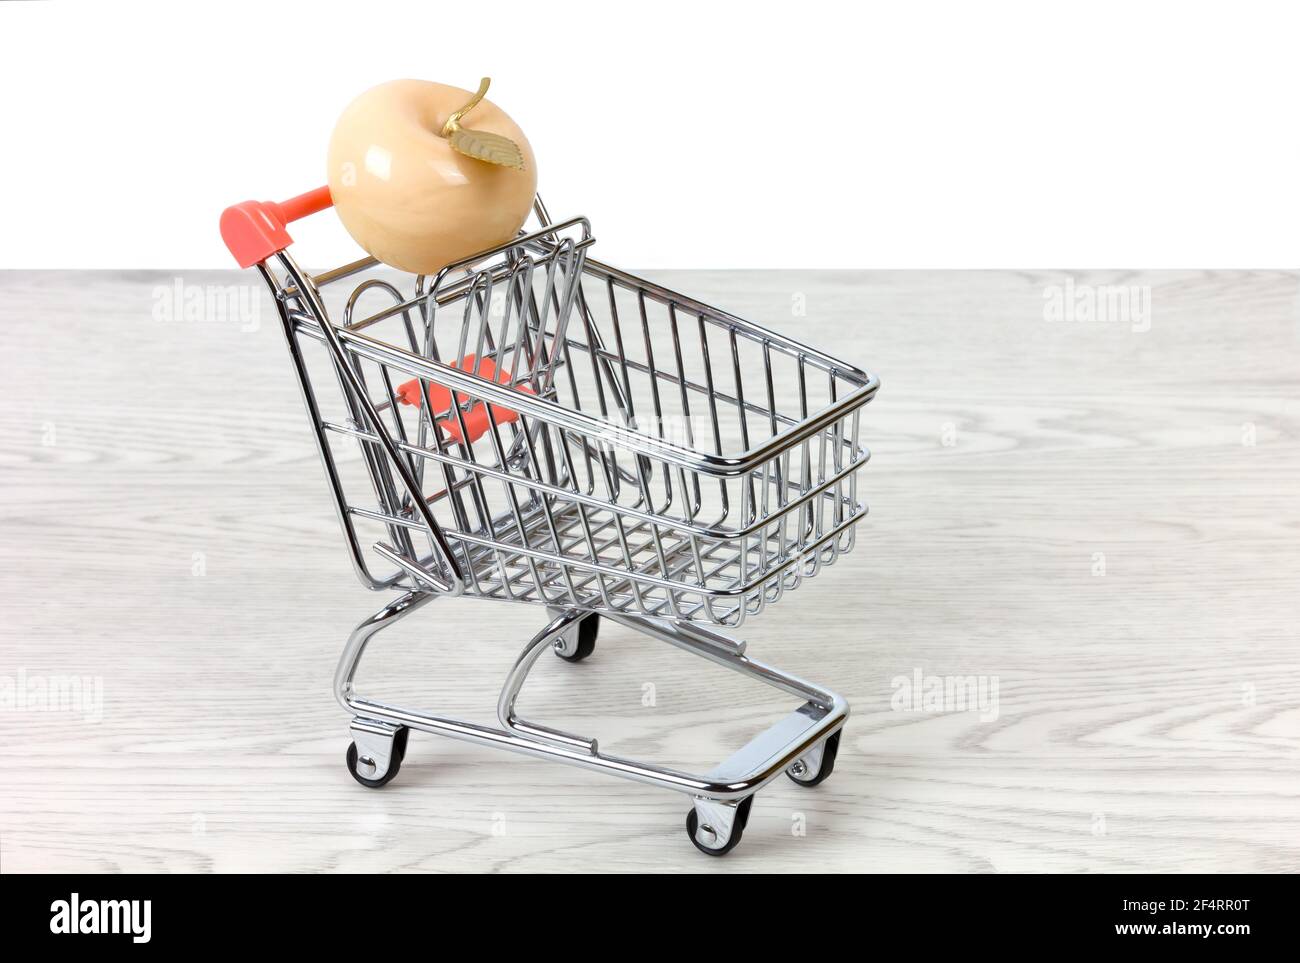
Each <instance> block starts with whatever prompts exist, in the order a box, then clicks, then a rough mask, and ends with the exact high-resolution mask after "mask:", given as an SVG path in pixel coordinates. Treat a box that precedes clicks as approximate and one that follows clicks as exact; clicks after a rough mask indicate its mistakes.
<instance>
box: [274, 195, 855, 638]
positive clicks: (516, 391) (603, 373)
mask: <svg viewBox="0 0 1300 963" xmlns="http://www.w3.org/2000/svg"><path fill="white" fill-rule="evenodd" d="M539 210H540V209H539ZM542 213H543V215H544V211H542ZM543 223H544V226H543V227H542V228H541V229H540V230H539V231H537V232H535V233H534V234H530V235H527V236H525V237H522V238H520V239H519V240H518V241H516V242H514V243H512V244H511V245H509V246H504V247H502V248H499V249H497V250H496V251H493V252H488V253H486V254H484V255H481V256H479V257H477V258H475V259H472V260H471V261H470V262H465V263H462V264H460V265H457V266H455V267H454V268H453V269H449V270H445V271H444V272H443V273H442V274H440V275H439V276H438V277H437V278H432V279H430V278H423V277H421V278H415V279H414V280H412V279H410V278H405V277H402V276H400V275H395V274H393V273H391V272H388V271H386V270H385V269H382V268H381V267H380V266H379V265H377V264H375V262H373V261H372V260H370V259H367V260H364V261H360V262H356V263H354V264H351V265H345V266H344V267H342V268H339V269H336V270H334V271H330V272H326V273H324V274H321V275H318V276H316V277H314V278H313V277H309V276H308V275H306V274H305V273H304V272H302V271H301V269H300V268H298V266H297V265H296V263H295V262H294V261H293V259H292V258H291V257H290V256H289V255H288V254H281V255H278V256H277V261H276V263H271V262H267V264H265V265H264V266H263V273H264V276H265V277H266V278H267V280H268V282H269V283H270V285H271V287H272V290H273V292H274V293H275V295H276V298H277V302H278V304H279V305H280V307H281V314H282V318H283V320H284V322H285V330H286V334H287V336H288V339H289V343H290V349H291V354H292V356H293V359H294V365H295V370H296V371H297V373H298V376H299V380H300V383H301V386H302V389H303V394H304V400H305V401H306V403H307V408H308V413H309V416H310V417H311V420H312V424H313V427H314V429H315V431H316V435H317V439H318V442H319V443H320V446H321V453H322V456H323V457H324V459H325V467H326V472H327V475H328V476H329V478H330V482H331V489H332V492H333V494H334V496H335V500H336V504H337V507H338V510H339V516H340V520H341V521H342V522H343V525H344V530H345V533H346V535H347V537H348V542H349V546H350V549H351V552H352V557H353V561H354V564H355V565H356V567H357V571H358V574H359V575H360V577H361V578H362V581H363V582H364V583H365V584H367V585H369V586H370V587H372V588H383V587H387V586H393V585H406V586H408V587H423V588H436V589H440V590H442V591H450V592H452V593H453V594H454V593H463V594H466V595H475V596H481V597H488V598H497V599H506V600H513V601H520V602H531V603H538V604H545V605H549V606H557V607H566V608H583V609H590V610H593V611H614V612H627V613H637V614H642V615H650V616H656V617H661V618H665V619H671V620H676V621H705V622H711V623H719V624H724V625H737V624H739V623H740V622H741V621H742V620H743V619H744V618H745V617H746V616H749V615H752V614H754V613H756V612H758V611H759V610H761V609H762V608H763V606H764V605H767V604H769V603H772V602H775V601H777V600H778V599H779V598H781V597H782V595H783V594H785V593H786V592H788V591H791V590H793V589H794V588H796V587H797V586H799V585H800V584H801V583H802V582H803V581H804V580H806V579H809V578H811V577H813V576H815V575H816V574H817V573H818V572H819V571H820V570H821V569H822V568H824V567H825V566H827V565H830V564H831V563H832V562H834V561H835V560H836V559H837V558H838V557H839V556H840V555H841V554H843V553H844V552H846V551H848V550H849V549H850V548H851V547H852V545H853V538H854V525H855V523H856V522H858V521H859V520H860V519H861V518H862V517H863V516H864V515H865V512H866V508H865V506H864V505H863V503H862V502H861V501H860V499H859V495H858V489H857V485H858V482H857V473H858V471H859V470H860V469H861V468H862V467H863V466H864V465H865V464H866V461H867V458H868V452H867V450H866V449H865V448H864V447H862V446H861V445H860V444H859V442H858V432H859V415H860V411H861V408H862V406H863V405H864V404H866V403H867V402H868V401H869V400H870V399H871V397H872V395H873V394H874V393H875V390H876V387H877V384H878V382H877V381H876V379H875V378H874V377H872V376H871V375H869V374H867V373H866V372H863V371H861V370H859V369H857V368H854V367H852V366H850V365H846V364H843V363H841V362H839V361H836V360H835V359H832V358H830V357H828V356H826V355H824V354H822V353H820V352H817V351H815V350H813V349H811V348H808V347H806V346H804V345H801V344H799V343H797V342H794V341H792V340H790V339H787V338H785V337H782V336H780V335H778V334H775V333H774V332H771V331H767V330H765V329H763V328H761V327H759V326H757V325H754V324H752V323H750V322H747V321H744V320H742V319H739V318H736V317H733V316H731V315H729V314H727V313H726V312H723V311H719V310H717V309H715V308H712V307H710V306H708V305H705V304H702V303H700V302H698V301H696V300H694V299H691V298H688V297H686V296H684V295H680V294H677V293H675V292H672V291H669V290H667V289H665V288H663V287H661V286H659V285H656V284H652V283H650V282H648V281H645V280H642V279H639V278H636V277H633V276H632V275H629V274H626V273H624V272H622V271H619V270H617V269H615V268H612V267H609V266H608V265H605V264H601V263H600V262H597V261H594V260H592V259H590V258H589V257H588V256H587V252H588V248H589V247H590V246H591V244H592V238H591V234H590V229H589V226H588V225H587V222H586V221H585V220H583V219H580V218H579V219H574V220H571V221H566V222H564V223H563V224H558V225H550V224H547V223H545V222H543ZM345 281H346V282H347V283H344V282H345ZM331 319H341V321H332V320H331ZM332 325H336V326H332ZM363 532H365V534H363ZM366 542H369V543H370V547H371V548H372V549H373V551H374V552H376V553H378V555H380V556H382V557H383V558H384V559H386V560H387V561H388V562H389V563H391V564H392V566H393V569H392V570H391V571H388V572H387V573H385V574H376V573H375V572H374V570H373V569H372V567H371V563H372V561H373V559H372V558H370V557H368V553H366V552H364V551H363V543H366ZM457 573H458V577H457Z"/></svg>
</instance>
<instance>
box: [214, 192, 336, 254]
mask: <svg viewBox="0 0 1300 963" xmlns="http://www.w3.org/2000/svg"><path fill="white" fill-rule="evenodd" d="M333 204H334V201H333V199H332V198H331V197H330V189H329V188H328V187H318V188H316V189H315V190H314V191H308V192H307V193H306V194H299V195H298V196H297V197H291V198H289V199H288V200H287V201H281V202H280V203H279V204H277V203H276V202H275V201H244V202H243V203H242V204H232V205H231V206H230V207H227V208H226V209H225V210H224V211H222V212H221V239H222V240H223V241H225V242H226V247H227V248H228V249H229V251H230V253H231V254H232V255H234V257H235V261H236V262H238V264H239V266H240V267H242V268H246V267H252V266H253V265H254V264H258V263H260V262H261V261H265V260H266V259H267V258H268V257H270V256H271V255H272V254H278V253H280V252H281V251H283V250H284V249H285V248H286V247H288V246H289V245H290V244H292V243H293V238H291V237H290V236H289V232H288V231H287V230H285V225H287V224H289V223H291V222H292V221H296V220H298V219H299V218H303V217H306V216H307V215H308V214H315V213H316V212H317V211H323V210H325V208H327V207H331V206H333Z"/></svg>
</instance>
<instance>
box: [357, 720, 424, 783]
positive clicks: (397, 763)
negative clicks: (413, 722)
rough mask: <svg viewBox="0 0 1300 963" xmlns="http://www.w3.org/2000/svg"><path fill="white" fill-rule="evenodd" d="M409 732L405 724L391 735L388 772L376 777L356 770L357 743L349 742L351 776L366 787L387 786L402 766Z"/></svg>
mask: <svg viewBox="0 0 1300 963" xmlns="http://www.w3.org/2000/svg"><path fill="white" fill-rule="evenodd" d="M410 734H411V730H410V729H408V728H406V726H402V728H400V729H398V730H397V735H395V736H393V758H392V759H391V760H390V761H389V763H388V772H386V773H384V774H383V775H382V776H381V777H380V778H378V779H367V778H366V777H365V776H363V775H361V773H359V772H357V761H358V760H357V755H358V753H357V744H356V743H355V742H352V743H349V744H348V772H350V773H352V778H353V779H355V780H356V781H357V782H359V783H361V785H363V786H365V787H366V788H367V789H380V788H382V787H384V786H387V785H388V784H389V783H390V782H392V781H393V779H394V777H396V776H397V773H398V772H399V771H400V770H401V768H402V760H404V759H405V758H406V740H407V738H408V737H409V736H410Z"/></svg>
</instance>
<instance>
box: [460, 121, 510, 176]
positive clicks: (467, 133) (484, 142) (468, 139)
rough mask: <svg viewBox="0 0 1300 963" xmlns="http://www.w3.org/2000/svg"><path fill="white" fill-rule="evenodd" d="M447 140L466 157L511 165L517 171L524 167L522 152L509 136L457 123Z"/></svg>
mask: <svg viewBox="0 0 1300 963" xmlns="http://www.w3.org/2000/svg"><path fill="white" fill-rule="evenodd" d="M449 140H450V141H451V146H452V147H454V148H455V149H456V150H457V151H459V152H460V153H462V154H464V155H465V156H466V157H473V158H475V159H476V160H481V161H487V162H488V163H489V164H498V165H500V166H501V167H513V168H514V169H515V170H517V171H521V170H523V169H524V155H523V152H522V151H521V150H520V149H519V145H518V144H516V143H515V142H514V141H512V140H511V139H510V138H509V137H502V136H501V135H500V134H494V133H492V132H491V131H486V130H471V129H470V128H468V127H461V126H459V125H457V126H456V127H455V128H453V129H452V131H451V132H450V135H449Z"/></svg>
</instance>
